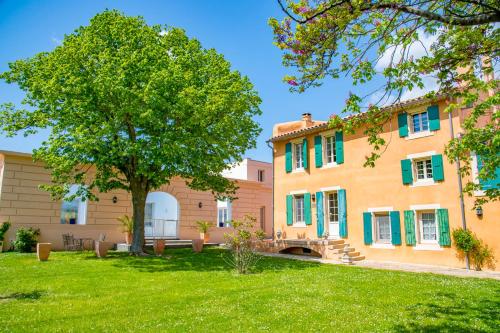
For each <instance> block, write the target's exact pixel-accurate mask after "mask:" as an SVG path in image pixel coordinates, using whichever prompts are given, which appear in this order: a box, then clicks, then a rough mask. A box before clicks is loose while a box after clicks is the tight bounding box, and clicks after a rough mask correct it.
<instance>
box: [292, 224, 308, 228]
mask: <svg viewBox="0 0 500 333" xmlns="http://www.w3.org/2000/svg"><path fill="white" fill-rule="evenodd" d="M292 227H294V228H307V225H306V224H305V223H294V224H292Z"/></svg>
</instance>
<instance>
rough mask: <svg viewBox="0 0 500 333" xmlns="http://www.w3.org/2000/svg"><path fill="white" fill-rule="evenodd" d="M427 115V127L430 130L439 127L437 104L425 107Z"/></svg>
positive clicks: (435, 129)
mask: <svg viewBox="0 0 500 333" xmlns="http://www.w3.org/2000/svg"><path fill="white" fill-rule="evenodd" d="M427 116H428V118H429V129H430V130H431V131H437V130H438V129H440V126H441V125H440V123H439V107H438V106H437V105H431V106H429V107H428V108H427Z"/></svg>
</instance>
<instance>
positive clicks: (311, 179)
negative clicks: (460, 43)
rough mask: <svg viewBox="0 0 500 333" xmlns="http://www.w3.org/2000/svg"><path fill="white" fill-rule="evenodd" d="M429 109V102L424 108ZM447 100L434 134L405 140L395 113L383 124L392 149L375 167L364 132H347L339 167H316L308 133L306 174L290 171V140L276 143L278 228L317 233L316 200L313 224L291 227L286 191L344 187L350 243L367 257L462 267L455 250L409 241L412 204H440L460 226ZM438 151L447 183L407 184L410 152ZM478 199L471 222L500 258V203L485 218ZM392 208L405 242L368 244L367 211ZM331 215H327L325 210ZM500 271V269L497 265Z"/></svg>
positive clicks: (293, 234)
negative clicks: (368, 161) (407, 216)
mask: <svg viewBox="0 0 500 333" xmlns="http://www.w3.org/2000/svg"><path fill="white" fill-rule="evenodd" d="M423 107H425V106H423ZM444 108H445V105H444V102H441V103H440V104H439V110H440V118H441V119H440V125H441V128H440V130H438V131H436V132H434V134H433V135H432V136H429V137H423V138H419V139H413V140H406V139H405V138H400V137H399V133H398V123H397V116H394V117H393V118H392V120H391V122H390V123H389V124H387V125H386V126H385V128H384V133H383V134H382V137H383V138H384V139H386V141H387V142H388V143H389V146H388V148H387V150H386V151H385V152H384V153H383V154H382V157H381V158H380V159H379V160H378V161H377V162H376V166H375V168H369V167H368V168H365V167H363V163H364V162H365V156H368V155H369V153H370V152H371V149H372V147H370V146H369V144H368V143H367V139H366V137H364V136H363V135H361V134H359V133H358V134H356V135H347V136H344V161H345V162H344V163H343V164H341V165H339V166H338V167H334V168H329V169H328V168H316V167H315V165H314V136H315V135H318V132H316V133H311V134H309V135H307V140H308V148H309V154H308V160H309V168H308V169H307V170H306V171H305V172H298V173H289V174H287V173H286V172H285V144H286V143H287V142H289V140H283V141H278V142H275V143H274V147H275V153H274V156H275V159H274V166H275V169H274V174H275V194H274V196H275V202H274V204H275V211H274V218H275V232H276V231H278V230H279V229H281V230H282V231H284V233H285V235H286V237H287V238H288V239H294V238H301V237H306V238H310V239H315V238H317V237H316V228H317V221H316V204H315V202H312V204H311V206H312V225H310V226H307V227H306V228H296V227H291V226H287V225H286V195H287V194H290V192H292V191H298V190H307V191H308V192H310V193H315V192H317V191H320V188H323V187H330V186H339V187H340V188H343V189H345V190H346V197H347V228H348V237H347V240H346V242H347V243H350V244H351V245H353V246H354V247H355V248H356V250H358V251H360V252H361V254H362V255H365V256H366V259H374V260H387V261H399V262H411V263H428V264H441V265H449V266H456V267H463V265H464V264H463V262H461V261H459V260H458V259H457V257H456V251H455V249H454V248H441V249H440V250H439V251H429V250H416V249H415V248H414V247H411V246H406V245H405V236H404V222H403V221H404V218H403V211H404V210H408V209H410V205H418V204H439V205H440V206H441V208H447V209H448V211H449V222H450V229H451V230H453V229H455V228H458V227H461V218H460V206H459V192H458V186H457V175H456V169H455V165H454V164H450V163H449V162H448V161H447V159H446V156H444V147H445V144H446V143H447V142H448V141H449V139H450V126H449V123H448V115H447V114H444V113H443V112H442V110H444ZM453 123H454V127H455V133H457V132H459V130H460V124H459V118H458V117H457V116H456V115H454V117H453ZM428 151H435V152H436V153H437V154H443V163H444V181H443V182H438V183H437V184H436V185H432V186H422V187H411V186H408V185H403V184H402V176H401V166H400V161H401V160H402V159H406V158H407V155H408V154H414V153H421V152H428ZM473 201H474V198H467V199H466V208H465V209H466V211H467V214H466V215H467V224H468V227H469V228H470V229H472V230H473V231H474V232H476V233H477V235H478V236H479V237H480V238H482V239H483V240H484V241H485V242H486V243H487V244H489V245H490V246H492V247H494V249H495V255H496V257H497V258H499V259H500V203H499V202H496V203H490V204H487V205H485V206H484V215H483V218H482V219H479V218H477V217H476V215H475V212H474V211H472V208H473ZM375 207H393V208H394V210H398V211H400V214H401V234H402V242H403V245H401V246H396V247H395V249H376V248H373V247H371V246H365V245H364V241H363V216H362V214H363V212H365V211H367V210H368V208H375ZM325 215H326V214H325ZM497 269H498V268H497Z"/></svg>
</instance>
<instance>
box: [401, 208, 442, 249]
mask: <svg viewBox="0 0 500 333" xmlns="http://www.w3.org/2000/svg"><path fill="white" fill-rule="evenodd" d="M408 228H412V229H413V230H406V238H407V240H406V244H407V245H411V246H415V250H441V249H442V247H443V246H450V245H451V239H450V226H449V219H448V210H447V209H445V208H439V205H438V204H430V205H415V206H412V210H410V211H405V229H408ZM408 238H410V239H408Z"/></svg>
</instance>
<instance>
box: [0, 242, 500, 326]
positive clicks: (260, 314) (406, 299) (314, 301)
mask: <svg viewBox="0 0 500 333" xmlns="http://www.w3.org/2000/svg"><path fill="white" fill-rule="evenodd" d="M165 254H166V256H167V257H166V258H157V257H145V258H135V257H129V256H126V255H123V254H117V253H112V254H111V256H110V257H108V258H106V259H97V258H96V257H95V256H94V255H93V254H92V253H83V254H79V253H63V252H59V253H52V254H51V257H50V260H49V261H48V262H38V261H37V260H36V258H35V255H34V254H18V253H3V254H0V279H1V280H0V281H1V285H0V331H1V332H32V331H44V332H89V331H97V332H102V331H106V332H161V331H177V332H188V331H189V332H193V331H194V332H207V331H209V332H227V331H233V332H256V331H265V332H317V331H324V332H340V331H347V332H360V331H367V332H375V331H380V332H382V331H396V332H419V331H448V332H460V331H463V332H494V331H497V332H498V329H499V327H500V283H499V282H498V281H494V280H480V279H466V278H455V277H449V276H440V275H432V274H413V273H402V272H394V271H382V270H372V269H363V268H358V267H346V266H337V265H321V264H316V263H310V262H302V261H294V260H287V259H277V258H263V259H262V260H261V261H260V262H259V264H258V268H257V270H256V272H255V273H254V274H250V275H246V276H238V275H236V274H234V273H233V272H232V271H231V270H230V269H229V268H228V267H227V266H226V264H225V261H224V260H223V259H222V258H221V255H222V254H223V251H222V250H220V249H207V250H205V252H204V253H201V254H194V253H192V252H191V250H189V249H177V250H172V249H169V250H167V251H166V252H165Z"/></svg>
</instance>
